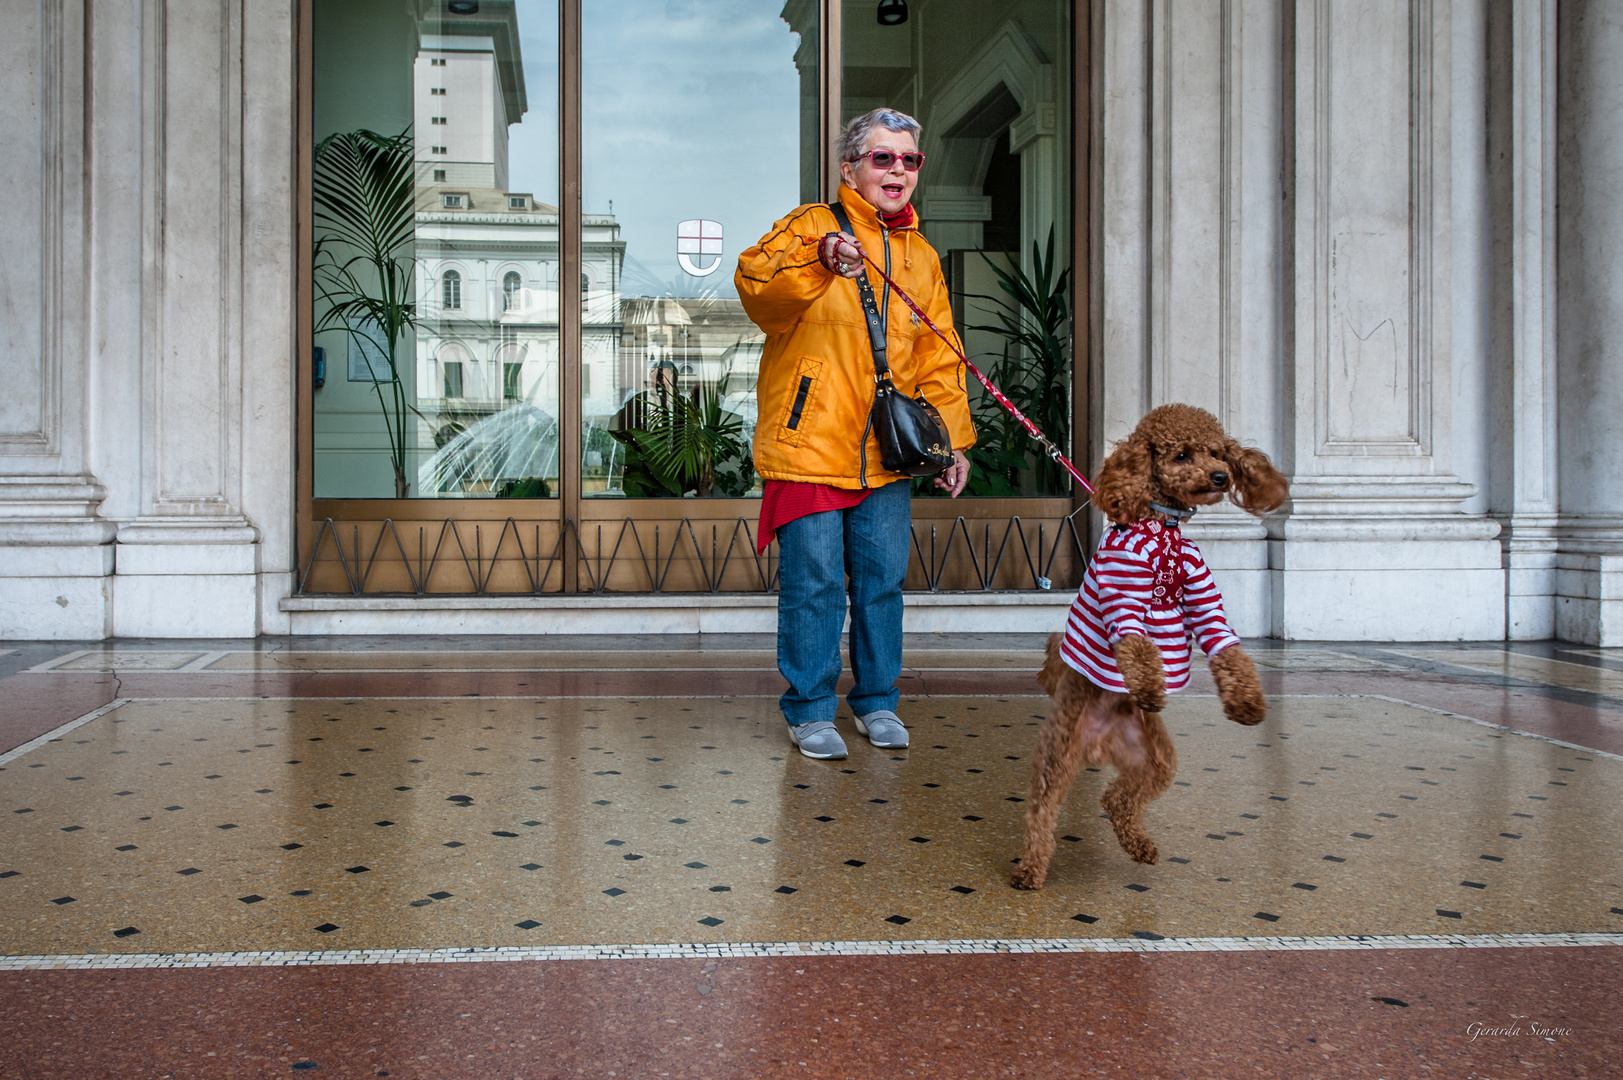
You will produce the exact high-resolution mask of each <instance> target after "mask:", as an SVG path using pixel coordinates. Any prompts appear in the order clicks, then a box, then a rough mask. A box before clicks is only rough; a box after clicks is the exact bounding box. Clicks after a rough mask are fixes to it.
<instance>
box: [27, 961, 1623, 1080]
mask: <svg viewBox="0 0 1623 1080" xmlns="http://www.w3.org/2000/svg"><path fill="white" fill-rule="evenodd" d="M1620 976H1623V950H1618V949H1607V948H1601V949H1574V948H1549V949H1522V950H1516V949H1477V950H1463V949H1456V950H1414V951H1408V950H1403V951H1382V952H1371V953H1353V952H1306V953H1289V952H1269V953H1200V954H1190V955H1175V954H1159V955H1143V954H1110V955H1099V954H1095V955H1068V956H961V957H948V956H928V957H862V958H855V957H822V958H807V959H748V960H722V961H719V962H718V963H717V964H716V967H715V970H714V971H713V973H707V972H705V971H704V965H703V964H701V962H699V961H697V960H657V961H610V960H600V961H555V962H549V963H506V964H500V963H498V964H489V963H486V964H447V965H417V966H406V965H401V966H380V967H361V966H340V967H305V968H224V969H208V970H198V971H174V970H169V971H81V972H62V971H53V972H30V973H8V974H5V975H0V1003H3V1005H0V1047H4V1050H3V1051H0V1077H5V1078H8V1080H9V1078H13V1077H15V1078H24V1077H26V1078H28V1080H56V1078H62V1080H70V1078H71V1080H81V1078H84V1077H119V1078H124V1080H137V1078H146V1077H154V1078H155V1077H173V1078H176V1080H182V1078H197V1080H225V1078H235V1077H256V1078H257V1077H269V1076H280V1075H298V1074H300V1073H303V1072H305V1071H308V1072H309V1073H310V1075H312V1076H318V1077H319V1076H355V1077H360V1076H385V1075H387V1076H390V1077H397V1078H411V1080H419V1078H421V1080H428V1078H434V1080H452V1078H462V1077H467V1078H470V1080H473V1078H477V1080H495V1078H498V1077H524V1078H530V1077H535V1078H572V1077H576V1076H592V1077H638V1078H640V1077H665V1076H669V1077H674V1078H684V1080H686V1078H699V1077H703V1078H709V1080H732V1078H735V1077H736V1078H744V1077H780V1076H792V1077H817V1078H825V1077H826V1078H835V1077H838V1078H847V1077H851V1078H864V1080H866V1078H875V1080H890V1078H898V1077H930V1078H932V1080H946V1078H957V1077H963V1078H966V1080H968V1078H976V1080H979V1078H984V1077H1031V1078H1049V1077H1084V1076H1123V1077H1131V1078H1134V1080H1152V1078H1162V1077H1164V1078H1175V1077H1176V1078H1182V1077H1233V1076H1259V1077H1269V1078H1284V1077H1291V1078H1293V1080H1294V1078H1301V1080H1309V1078H1315V1077H1325V1078H1331V1077H1337V1078H1338V1077H1370V1078H1375V1077H1388V1078H1391V1080H1399V1078H1405V1080H1407V1078H1413V1077H1422V1076H1430V1077H1439V1078H1451V1080H1464V1078H1470V1077H1481V1078H1483V1080H1488V1078H1492V1080H1508V1078H1512V1077H1553V1076H1575V1077H1605V1076H1618V1075H1620V1074H1619V1072H1618V1066H1617V1062H1616V1060H1615V1056H1614V1054H1615V1050H1616V1046H1617V1042H1616V1016H1617V1015H1618V1010H1619V1008H1620V1007H1623V988H1620ZM1377 999H1389V1000H1377ZM1389 1002H1392V1003H1389ZM1395 1002H1402V1003H1403V1004H1395ZM1473 1024H1476V1025H1478V1026H1479V1027H1484V1026H1485V1027H1489V1028H1506V1027H1516V1028H1517V1030H1518V1033H1517V1034H1494V1035H1480V1036H1478V1037H1477V1038H1476V1039H1474V1040H1473V1039H1472V1038H1471V1032H1472V1030H1473V1029H1472V1027H1471V1025H1473ZM1535 1029H1555V1030H1556V1032H1557V1033H1556V1034H1548V1035H1546V1034H1543V1033H1542V1032H1541V1031H1536V1030H1535ZM305 1061H309V1062H314V1064H315V1067H314V1068H313V1069H311V1068H309V1067H306V1069H301V1070H297V1072H295V1070H294V1066H295V1063H298V1062H305Z"/></svg>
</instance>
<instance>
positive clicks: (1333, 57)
mask: <svg viewBox="0 0 1623 1080" xmlns="http://www.w3.org/2000/svg"><path fill="white" fill-rule="evenodd" d="M1450 15H1451V11H1450V4H1449V0H1416V2H1414V3H1398V2H1396V0H1386V2H1372V0H1363V2H1351V3H1340V2H1336V3H1332V2H1330V0H1297V2H1296V3H1294V4H1293V5H1291V6H1290V8H1289V10H1288V12H1287V15H1286V20H1287V25H1286V30H1285V49H1284V55H1285V58H1286V67H1287V71H1286V79H1287V82H1288V86H1287V91H1286V94H1285V100H1286V101H1287V102H1288V110H1289V114H1290V115H1289V116H1288V118H1287V121H1286V124H1285V133H1286V140H1287V142H1286V151H1285V153H1286V165H1287V174H1286V175H1287V180H1286V222H1287V228H1288V229H1289V230H1290V236H1289V238H1288V239H1287V242H1286V244H1285V245H1284V247H1285V251H1286V254H1287V259H1288V264H1287V265H1288V271H1287V274H1286V279H1287V295H1286V318H1285V334H1286V347H1285V353H1286V363H1285V376H1286V380H1287V382H1288V384H1289V385H1288V388H1287V390H1286V392H1285V398H1286V401H1287V403H1288V406H1289V408H1290V415H1289V416H1288V418H1287V421H1286V423H1287V427H1288V428H1289V436H1288V438H1287V440H1286V447H1287V450H1286V467H1287V469H1288V471H1289V472H1290V474H1291V477H1292V496H1293V497H1292V506H1291V513H1290V515H1289V516H1288V517H1286V518H1282V519H1278V520H1275V521H1272V522H1270V525H1269V535H1270V538H1271V544H1270V552H1269V565H1270V568H1271V570H1272V576H1273V589H1272V593H1273V595H1272V601H1273V630H1274V633H1275V634H1276V635H1278V636H1281V637H1286V638H1296V639H1317V640H1327V639H1329V640H1334V639H1372V638H1373V639H1387V640H1427V639H1464V638H1499V637H1502V636H1503V635H1504V625H1505V612H1504V599H1503V598H1504V574H1503V571H1502V569H1501V567H1500V552H1499V546H1498V544H1497V543H1496V541H1495V537H1496V536H1497V534H1498V532H1499V525H1498V523H1497V522H1495V521H1493V520H1492V519H1490V518H1486V517H1481V516H1476V515H1472V514H1468V513H1466V512H1464V509H1463V507H1464V504H1465V503H1466V502H1467V500H1469V499H1471V498H1472V497H1473V496H1474V495H1475V494H1476V487H1475V486H1474V485H1472V484H1470V483H1467V482H1465V481H1463V480H1462V479H1460V478H1459V477H1458V476H1456V475H1454V474H1453V472H1452V458H1451V448H1450V422H1451V419H1452V409H1453V399H1452V392H1451V390H1452V386H1451V375H1452V355H1451V351H1450V350H1451V321H1450V320H1451V312H1452V308H1451V303H1452V296H1451V285H1452V282H1451V266H1450V261H1451V257H1452V253H1451V249H1450V239H1451V234H1450V228H1451V211H1452V191H1451V187H1450V175H1451V174H1450V166H1451V153H1452V146H1451V107H1452V96H1453V87H1452V69H1451V59H1452V55H1451V31H1452V26H1451V22H1450Z"/></svg>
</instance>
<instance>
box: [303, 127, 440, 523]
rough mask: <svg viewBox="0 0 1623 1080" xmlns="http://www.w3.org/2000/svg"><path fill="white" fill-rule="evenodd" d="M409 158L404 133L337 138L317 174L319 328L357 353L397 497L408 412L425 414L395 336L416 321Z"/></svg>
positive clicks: (319, 157)
mask: <svg viewBox="0 0 1623 1080" xmlns="http://www.w3.org/2000/svg"><path fill="white" fill-rule="evenodd" d="M413 157H414V152H413V140H412V137H411V131H410V129H409V128H408V129H407V130H406V131H403V132H401V133H400V134H399V135H379V134H378V133H377V132H374V131H366V130H360V131H349V132H341V133H338V134H334V135H329V136H328V137H327V138H325V139H323V140H322V141H321V143H320V144H319V145H318V146H317V147H316V150H315V170H314V171H315V177H314V202H315V223H316V241H315V261H314V277H315V287H316V293H317V295H318V296H319V298H320V300H321V303H322V304H323V305H325V308H324V310H323V311H322V314H321V317H320V319H319V320H318V321H317V323H316V329H317V331H321V330H329V329H341V330H343V331H344V332H345V333H346V334H347V335H348V336H349V340H350V341H351V342H352V344H353V345H354V346H355V347H356V348H359V349H360V350H361V356H362V357H363V358H364V359H365V361H366V366H367V370H368V371H369V372H370V374H371V377H372V391H373V393H375V394H376V395H377V399H378V406H379V408H381V409H382V411H383V424H384V427H385V429H386V431H387V434H388V438H389V463H390V464H391V465H393V466H394V489H395V498H397V499H404V498H405V497H406V496H407V494H408V493H409V492H410V490H411V484H410V482H409V481H407V479H406V445H407V440H406V420H407V415H406V414H407V413H408V412H411V413H416V414H417V415H418V416H422V413H420V412H418V411H417V409H416V407H415V406H413V405H412V403H411V402H410V401H409V400H407V396H406V387H405V384H404V383H403V382H402V381H401V378H400V346H401V343H402V339H403V338H404V337H405V334H406V331H407V330H408V329H409V328H411V327H413V326H415V325H416V322H417V307H416V303H415V300H414V293H415V286H414V281H413V277H414V275H413V270H414V265H415V259H414V258H413V256H412V254H411V244H412V241H413V239H414V237H415V235H416V207H415V195H416V191H415V174H414V168H413ZM374 353H381V360H379V361H374V359H373V354H374Z"/></svg>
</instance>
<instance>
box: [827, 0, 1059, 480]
mask: <svg viewBox="0 0 1623 1080" xmlns="http://www.w3.org/2000/svg"><path fill="white" fill-rule="evenodd" d="M842 2H843V4H844V6H843V8H842V15H843V18H842V23H841V64H842V71H841V79H840V86H841V99H840V108H841V113H842V117H841V119H842V121H843V120H848V119H850V118H851V117H853V116H857V115H859V114H861V113H864V112H867V111H868V110H870V109H874V108H878V107H879V106H882V105H885V106H890V107H892V108H897V109H901V110H902V111H903V112H906V113H909V114H911V115H912V116H914V117H916V118H917V119H918V120H919V121H920V122H921V123H922V124H923V125H924V133H923V138H922V139H921V140H920V149H921V150H923V151H924V153H925V162H924V168H923V169H922V170H921V171H920V173H919V184H918V188H917V190H916V192H915V193H914V196H913V207H914V209H915V210H916V211H917V212H918V214H919V231H920V232H921V233H923V234H924V236H925V237H926V239H928V240H929V241H930V243H931V244H932V245H933V246H934V247H935V249H936V251H937V252H939V253H940V255H941V264H942V270H943V271H944V272H945V273H946V275H947V281H948V284H949V286H950V287H951V289H952V293H953V318H954V321H955V322H956V323H957V325H958V327H959V329H960V332H961V333H962V334H963V337H964V346H965V349H966V350H967V352H968V354H969V357H970V359H971V360H973V361H974V362H975V364H976V366H977V367H979V368H980V369H981V370H982V371H984V372H986V374H987V375H988V376H990V377H991V378H992V380H993V381H994V382H995V383H997V384H998V385H999V387H1000V388H1001V389H1002V390H1003V391H1004V392H1005V393H1006V394H1007V395H1008V396H1009V398H1010V399H1012V400H1013V401H1014V403H1015V404H1016V405H1017V406H1018V407H1019V408H1020V409H1021V410H1022V411H1023V412H1025V413H1026V415H1028V416H1030V417H1031V418H1032V420H1034V421H1035V422H1036V423H1037V425H1038V426H1039V427H1041V428H1042V429H1043V431H1044V432H1045V433H1046V434H1048V435H1049V436H1050V437H1051V438H1052V439H1054V441H1055V442H1057V443H1059V444H1060V445H1061V446H1066V445H1068V444H1069V441H1070V430H1071V415H1070V407H1071V400H1072V397H1071V356H1072V348H1071V341H1070V334H1071V319H1070V312H1071V307H1070V305H1071V288H1070V284H1071V275H1070V274H1069V268H1070V266H1071V263H1072V254H1071V245H1070V239H1071V201H1070V192H1071V187H1072V177H1073V172H1072V166H1071V141H1070V131H1071V99H1072V89H1071V85H1070V74H1071V42H1072V40H1073V31H1072V26H1071V21H1070V20H1071V14H1070V13H1071V5H1069V4H1055V3H1052V2H1050V0H1041V2H1039V0H1011V2H1009V3H1001V4H987V3H984V2H980V0H930V2H929V3H928V4H921V3H914V4H912V5H909V6H903V5H889V6H888V14H889V19H890V20H891V21H889V22H888V23H887V22H886V21H882V20H881V19H880V17H879V14H880V13H879V12H877V11H876V9H875V6H874V4H873V3H872V0H842ZM898 9H900V10H898ZM898 16H899V17H900V18H901V19H902V21H900V22H897V21H894V20H895V19H896V18H897V17H898ZM1050 242H1051V243H1052V244H1053V247H1052V254H1051V255H1050V249H1049V246H1048V245H1049V244H1050ZM1045 275H1046V276H1045ZM1021 279H1024V281H1025V282H1026V283H1027V284H1028V285H1030V286H1032V289H1031V292H1032V294H1033V296H1034V298H1035V300H1036V302H1034V303H1029V304H1024V305H1019V306H1009V305H1010V304H1012V301H1011V300H1010V299H1009V294H1008V292H1007V291H1006V290H1005V289H1004V288H1003V287H1002V285H1003V283H1004V282H1009V283H1010V284H1017V283H1018V282H1019V281H1020V280H1021ZM1006 320H1012V323H1011V322H1009V321H1006ZM1021 331H1026V332H1029V333H1031V336H1032V338H1035V339H1037V340H1040V341H1043V342H1044V343H1045V344H1044V345H1043V347H1040V348H1037V347H1032V346H1031V344H1030V341H1029V339H1028V340H1025V341H1022V340H1020V339H1019V338H1018V335H1019V333H1020V332H1021ZM970 401H971V405H972V406H973V408H974V413H975V422H976V427H977V434H978V438H979V441H978V443H977V445H976V447H975V448H974V450H972V451H971V452H970V458H971V461H972V462H973V464H974V465H975V469H974V471H973V472H972V473H971V474H970V487H969V489H968V493H969V494H974V495H1001V496H1011V495H1057V494H1064V493H1066V492H1068V491H1069V490H1070V488H1069V482H1068V477H1066V475H1065V473H1064V472H1063V470H1062V469H1061V468H1060V467H1059V466H1058V465H1056V464H1055V463H1054V462H1053V461H1051V460H1050V459H1048V458H1047V457H1046V456H1043V455H1042V454H1040V453H1038V452H1037V447H1036V445H1035V444H1034V443H1033V442H1032V441H1031V440H1030V439H1028V438H1027V437H1026V436H1025V434H1024V433H1023V432H1022V431H1021V430H1020V428H1019V427H1018V425H1017V424H1016V423H1015V421H1014V420H1013V419H1012V418H1011V417H1010V416H1009V415H1008V414H1007V413H1006V412H1004V411H1003V410H1002V408H1000V407H999V406H998V405H997V404H996V402H994V401H992V400H991V398H990V396H989V395H985V394H983V393H982V391H981V389H980V387H979V385H978V384H977V383H975V382H974V381H973V380H971V381H970ZM933 491H934V489H933V488H932V487H931V486H929V485H925V484H921V485H917V486H916V487H915V493H916V494H921V495H922V494H930V493H933Z"/></svg>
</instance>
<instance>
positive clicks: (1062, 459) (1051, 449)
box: [862, 251, 1093, 495]
mask: <svg viewBox="0 0 1623 1080" xmlns="http://www.w3.org/2000/svg"><path fill="white" fill-rule="evenodd" d="M862 257H863V258H864V259H866V260H867V262H868V265H869V266H871V267H873V270H874V273H876V274H878V275H879V276H880V278H881V279H883V280H884V282H885V284H886V285H888V286H890V289H891V291H892V292H894V293H895V294H896V296H897V297H898V298H899V299H900V300H901V301H902V303H904V304H906V305H907V306H908V307H909V308H912V309H913V314H915V315H917V316H918V317H919V318H920V319H921V320H922V321H923V322H924V325H925V326H928V327H929V328H930V329H931V330H933V331H935V336H936V337H938V338H940V339H941V340H942V341H944V342H946V343H947V348H949V349H951V350H952V351H953V354H954V355H955V356H957V357H958V359H959V360H962V361H963V363H964V366H965V367H967V368H968V369H969V373H970V374H971V375H973V376H975V378H976V379H977V380H978V381H979V382H980V384H981V385H982V386H984V387H986V392H987V393H989V394H991V395H992V397H993V399H995V400H996V401H997V403H998V404H999V405H1001V406H1003V407H1004V408H1005V409H1007V410H1009V415H1010V416H1012V417H1014V418H1015V419H1016V420H1018V421H1020V426H1021V427H1023V428H1025V429H1026V433H1027V434H1028V435H1030V436H1031V437H1032V438H1033V439H1036V440H1037V442H1038V443H1039V444H1041V445H1042V448H1043V450H1044V451H1045V452H1046V453H1047V454H1048V456H1049V457H1051V458H1053V459H1054V460H1055V461H1057V462H1059V464H1061V465H1062V466H1064V467H1065V471H1066V472H1068V473H1070V474H1071V476H1072V477H1074V478H1075V479H1076V482H1077V483H1079V484H1081V485H1082V488H1083V490H1084V491H1086V492H1087V493H1088V494H1089V495H1092V494H1093V485H1092V484H1090V483H1088V478H1087V477H1085V476H1083V475H1082V470H1080V469H1078V468H1077V467H1076V466H1075V465H1073V464H1071V459H1070V458H1068V457H1066V456H1065V454H1064V453H1063V452H1061V450H1060V448H1059V447H1058V446H1056V445H1054V443H1053V441H1052V440H1050V439H1049V438H1048V436H1047V435H1044V434H1043V433H1042V429H1040V428H1039V427H1038V426H1037V425H1036V424H1033V423H1032V422H1031V421H1030V420H1028V419H1026V414H1025V413H1023V412H1021V411H1020V410H1019V409H1018V408H1016V407H1015V404H1014V402H1012V401H1010V400H1009V399H1008V398H1007V397H1005V396H1004V394H1003V391H1001V390H999V389H998V388H997V387H996V386H994V385H993V384H992V380H991V379H988V378H987V377H986V376H985V375H983V374H981V369H980V368H978V367H976V366H975V365H974V364H973V363H971V362H970V359H969V357H967V356H965V355H964V351H963V350H962V349H960V348H959V347H958V346H957V345H956V344H954V343H953V340H952V338H950V337H948V336H947V335H946V334H943V333H942V332H941V328H940V327H938V326H937V325H936V324H935V323H933V322H931V321H930V316H928V315H926V314H925V313H924V309H922V308H920V307H919V306H918V305H917V304H915V303H914V302H913V298H912V297H911V296H908V295H907V294H906V293H905V292H903V291H902V287H901V286H900V285H898V284H896V282H895V281H893V280H891V276H890V275H889V274H887V273H885V272H884V271H883V270H881V269H880V268H879V264H878V263H876V262H874V261H873V260H872V259H871V258H868V253H867V252H866V251H864V252H863V253H862Z"/></svg>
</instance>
